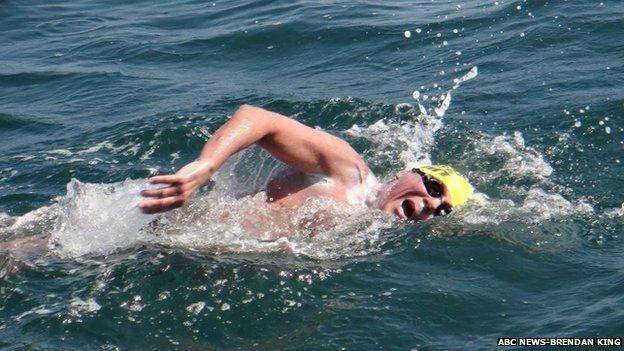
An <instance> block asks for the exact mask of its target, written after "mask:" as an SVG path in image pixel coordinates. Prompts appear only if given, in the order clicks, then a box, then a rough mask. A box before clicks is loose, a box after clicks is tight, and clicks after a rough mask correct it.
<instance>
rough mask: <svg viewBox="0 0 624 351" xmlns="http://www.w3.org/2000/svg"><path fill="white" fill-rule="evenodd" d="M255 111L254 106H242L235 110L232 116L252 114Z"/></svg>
mask: <svg viewBox="0 0 624 351" xmlns="http://www.w3.org/2000/svg"><path fill="white" fill-rule="evenodd" d="M256 109H257V107H255V106H252V105H248V104H242V105H240V106H239V107H238V108H237V109H236V112H235V113H234V114H249V113H252V112H253V111H254V110H256Z"/></svg>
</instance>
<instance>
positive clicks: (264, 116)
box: [0, 105, 472, 256]
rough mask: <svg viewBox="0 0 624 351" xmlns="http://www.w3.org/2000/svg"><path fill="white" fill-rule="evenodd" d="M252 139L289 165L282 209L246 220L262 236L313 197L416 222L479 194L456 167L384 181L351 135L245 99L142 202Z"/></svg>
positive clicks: (181, 190)
mask: <svg viewBox="0 0 624 351" xmlns="http://www.w3.org/2000/svg"><path fill="white" fill-rule="evenodd" d="M253 144H258V145H259V146H260V147H262V148H264V149H265V150H267V151H268V152H269V153H270V154H271V155H273V156H274V157H275V158H277V159H278V160H280V161H282V162H284V163H285V164H286V165H288V166H289V167H290V168H289V169H287V170H286V171H285V172H282V173H281V174H278V176H276V177H275V178H273V179H271V180H270V181H269V182H268V184H267V186H266V202H267V203H268V205H269V206H271V207H272V208H273V209H274V210H275V211H269V212H270V213H272V215H271V218H270V220H268V221H267V220H266V218H264V219H263V218H262V217H258V216H254V215H255V213H254V210H255V209H249V210H248V211H247V214H246V215H245V216H243V217H244V218H241V219H240V221H239V222H240V223H241V224H242V226H243V227H244V228H245V230H246V231H248V232H249V233H250V234H252V235H254V236H255V237H256V238H258V239H260V240H269V241H272V240H276V239H278V238H279V237H281V236H287V235H290V233H291V232H293V231H296V230H297V228H296V227H294V228H293V227H292V223H291V222H289V220H288V216H289V212H290V211H288V209H294V208H296V207H298V206H300V205H302V204H303V203H304V202H305V201H306V200H309V199H315V198H325V199H329V200H333V201H334V202H336V203H339V204H340V203H346V204H349V205H365V206H367V207H368V208H371V209H376V210H381V211H383V212H386V213H389V214H392V215H394V216H396V217H398V218H400V219H402V220H414V221H417V220H426V219H430V218H432V217H433V216H441V215H446V214H448V213H450V212H451V211H452V210H453V209H454V208H456V207H457V206H459V205H461V204H463V203H464V202H466V201H467V200H468V198H469V196H470V194H471V193H472V188H471V186H470V184H469V183H468V181H467V180H466V178H464V177H463V176H461V175H460V174H459V173H457V172H456V171H455V170H453V168H451V167H450V166H423V167H419V168H414V169H411V170H409V171H400V172H398V173H396V175H395V178H394V179H393V180H392V181H390V182H387V183H381V182H379V181H378V180H377V178H376V177H375V176H374V175H373V173H372V172H371V170H370V169H369V168H368V166H367V165H366V163H365V162H364V160H362V158H361V157H360V155H359V154H358V153H357V152H355V150H353V148H351V146H350V145H349V144H348V143H347V142H346V141H344V140H342V139H340V138H338V137H336V136H333V135H331V134H329V133H326V132H324V131H320V130H316V129H313V128H310V127H308V126H306V125H303V124H301V123H299V122H297V121H295V120H294V119H291V118H288V117H285V116H282V115H280V114H278V113H274V112H270V111H267V110H264V109H262V108H258V107H252V106H248V105H243V106H241V107H240V108H239V109H238V110H237V111H236V112H235V113H234V115H233V116H232V118H231V119H230V120H229V121H228V122H227V123H225V124H224V125H223V126H221V128H219V129H218V130H217V131H216V132H215V134H214V136H213V137H212V138H210V140H208V141H207V142H206V144H205V145H204V147H203V150H202V151H201V153H200V155H199V157H198V159H197V160H196V161H193V162H191V163H189V164H187V165H186V166H184V167H182V169H180V170H179V171H178V172H177V173H176V174H173V175H161V176H155V177H152V178H150V182H151V183H152V184H165V187H163V188H160V189H146V190H143V191H142V195H143V197H144V198H143V200H142V201H141V202H140V203H139V208H140V209H141V210H142V211H143V212H145V213H158V212H166V211H169V210H172V209H174V208H178V207H181V206H183V205H184V204H186V203H188V202H189V200H190V199H191V196H192V195H193V194H194V193H195V192H196V190H197V189H198V188H199V187H200V186H201V185H202V184H204V183H205V182H207V181H208V180H209V179H210V178H211V176H212V175H213V174H214V173H215V172H216V171H217V170H218V169H219V168H220V167H221V165H223V163H224V162H225V161H226V160H227V159H228V158H229V157H230V156H232V155H234V154H235V153H237V152H238V151H241V150H243V149H245V148H247V147H249V146H251V145H253ZM328 210H329V211H320V212H323V215H321V216H319V217H320V218H319V220H318V221H316V222H315V224H321V225H322V224H323V222H324V221H325V220H326V218H324V217H323V216H324V215H327V214H328V213H329V215H331V214H332V211H334V210H336V208H335V207H334V208H331V207H330V208H328ZM330 222H331V221H330ZM275 225H278V226H280V228H275ZM276 229H279V230H276ZM312 235H314V234H312ZM48 238H49V234H44V235H36V236H32V237H26V238H21V239H16V240H14V241H11V242H6V243H0V250H8V251H11V252H13V253H18V254H19V255H21V256H30V255H33V256H34V255H37V254H40V253H41V252H43V249H44V248H45V247H46V245H47V244H48Z"/></svg>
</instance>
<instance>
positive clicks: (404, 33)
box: [403, 30, 412, 38]
mask: <svg viewBox="0 0 624 351" xmlns="http://www.w3.org/2000/svg"><path fill="white" fill-rule="evenodd" d="M403 36H404V37H405V38H409V37H411V36H412V32H410V31H409V30H406V31H405V32H403Z"/></svg>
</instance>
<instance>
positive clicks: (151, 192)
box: [141, 187, 184, 198]
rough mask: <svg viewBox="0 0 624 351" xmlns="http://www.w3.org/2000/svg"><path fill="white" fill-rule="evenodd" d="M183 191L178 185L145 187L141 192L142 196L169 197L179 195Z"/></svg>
mask: <svg viewBox="0 0 624 351" xmlns="http://www.w3.org/2000/svg"><path fill="white" fill-rule="evenodd" d="M183 192H184V191H183V190H182V189H181V188H180V187H166V188H162V189H145V190H143V191H142V192H141V195H142V196H144V197H157V198H163V197H169V196H176V195H181V194H182V193H183Z"/></svg>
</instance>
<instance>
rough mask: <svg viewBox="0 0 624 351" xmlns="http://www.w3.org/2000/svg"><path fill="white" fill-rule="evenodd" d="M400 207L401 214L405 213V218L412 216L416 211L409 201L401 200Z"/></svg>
mask: <svg viewBox="0 0 624 351" xmlns="http://www.w3.org/2000/svg"><path fill="white" fill-rule="evenodd" d="M401 208H402V209H403V214H405V217H407V218H412V216H413V215H414V213H416V209H415V208H414V205H413V204H412V203H411V202H410V201H407V200H403V202H402V203H401Z"/></svg>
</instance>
